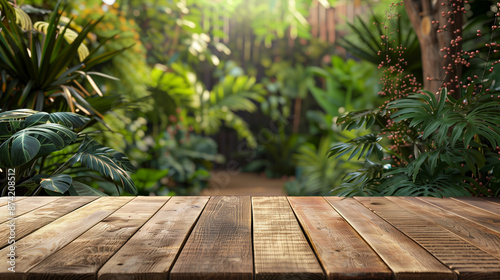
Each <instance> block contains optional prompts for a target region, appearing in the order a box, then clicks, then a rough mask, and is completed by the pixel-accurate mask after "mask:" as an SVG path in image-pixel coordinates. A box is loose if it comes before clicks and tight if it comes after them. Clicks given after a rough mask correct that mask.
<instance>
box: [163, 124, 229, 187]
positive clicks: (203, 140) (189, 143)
mask: <svg viewBox="0 0 500 280" xmlns="http://www.w3.org/2000/svg"><path fill="white" fill-rule="evenodd" d="M160 139H161V141H162V143H161V146H160V147H159V151H160V154H161V155H162V156H161V157H160V158H159V159H158V164H159V166H158V169H160V170H169V172H168V174H167V180H168V181H167V184H166V187H167V190H170V191H173V192H174V193H176V194H180V195H186V194H198V193H199V192H200V191H201V190H202V189H203V188H205V187H206V186H207V184H208V180H209V178H210V170H212V168H213V164H214V163H222V162H223V160H224V158H223V157H222V156H221V155H219V154H218V153H217V144H216V143H215V141H213V140H212V139H210V138H208V137H204V136H200V135H196V134H192V133H190V132H189V131H186V130H184V129H182V128H181V127H180V126H179V125H177V128H174V127H173V126H169V128H168V129H167V131H166V132H164V133H163V134H162V138H160Z"/></svg>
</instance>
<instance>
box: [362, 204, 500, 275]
mask: <svg viewBox="0 0 500 280" xmlns="http://www.w3.org/2000/svg"><path fill="white" fill-rule="evenodd" d="M356 199H357V200H358V201H360V202H361V203H363V205H365V206H366V207H368V208H370V209H371V210H372V211H374V212H375V213H377V215H379V216H380V217H382V218H383V219H384V220H386V221H387V222H389V223H390V224H391V225H393V226H394V227H396V228H397V229H398V230H400V231H401V232H403V233H404V234H405V235H406V236H408V237H410V238H411V239H413V240H414V241H415V242H417V243H418V244H419V245H420V246H422V247H424V248H425V249H426V250H427V251H429V252H430V253H431V254H432V255H434V256H435V257H436V258H438V259H439V260H440V261H441V262H442V263H444V264H445V265H447V266H448V267H449V268H451V269H452V270H454V271H455V273H456V274H457V275H458V278H459V279H500V260H499V259H497V258H495V257H493V256H492V255H490V254H488V253H486V252H484V251H482V250H480V249H479V248H477V247H475V246H473V245H472V244H470V243H468V242H466V241H465V240H463V239H461V238H460V237H459V236H457V235H455V234H453V233H451V232H450V231H448V230H446V229H444V228H442V227H440V226H438V225H436V224H434V223H430V222H429V221H428V220H425V219H423V218H421V217H419V216H418V215H416V213H414V212H411V211H409V210H407V209H405V208H403V207H401V206H399V205H398V204H396V203H394V202H392V201H390V200H388V199H387V198H383V197H357V198H356Z"/></svg>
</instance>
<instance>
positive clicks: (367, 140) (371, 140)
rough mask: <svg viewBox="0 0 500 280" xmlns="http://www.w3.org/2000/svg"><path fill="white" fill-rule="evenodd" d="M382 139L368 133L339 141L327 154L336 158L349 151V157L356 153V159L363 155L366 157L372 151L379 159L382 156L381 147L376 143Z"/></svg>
mask: <svg viewBox="0 0 500 280" xmlns="http://www.w3.org/2000/svg"><path fill="white" fill-rule="evenodd" d="M380 140H382V137H380V136H378V135H375V134H368V135H364V136H360V137H356V138H354V139H352V140H349V141H348V142H346V143H339V144H336V145H334V146H333V147H332V148H331V149H330V151H329V152H328V156H329V157H332V156H335V155H336V156H337V158H339V157H341V156H343V155H345V154H348V153H350V156H349V159H348V160H350V159H352V158H353V157H354V156H356V155H358V154H359V156H358V159H360V158H361V157H363V156H365V157H366V158H368V157H369V156H370V155H371V154H372V153H373V152H375V154H376V155H377V156H378V158H379V159H381V158H382V155H383V152H382V149H383V147H382V146H381V145H380V144H379V143H378V142H379V141H380Z"/></svg>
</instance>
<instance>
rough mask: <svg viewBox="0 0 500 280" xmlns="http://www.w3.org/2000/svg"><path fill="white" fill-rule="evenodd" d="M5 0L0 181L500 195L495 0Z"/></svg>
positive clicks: (64, 190) (68, 187)
mask: <svg viewBox="0 0 500 280" xmlns="http://www.w3.org/2000/svg"><path fill="white" fill-rule="evenodd" d="M1 2H2V7H1V11H2V24H1V26H0V28H1V30H2V39H1V40H0V56H1V59H2V60H1V64H0V71H1V83H2V92H1V95H0V100H1V105H0V109H1V111H0V132H1V137H0V143H1V144H0V156H1V157H0V167H1V168H2V171H0V172H1V176H0V178H1V179H0V180H1V181H0V183H1V184H2V186H3V192H4V193H3V194H5V190H6V188H7V186H8V181H11V180H8V178H7V177H8V176H7V169H8V168H15V170H16V173H15V177H16V178H15V182H16V186H17V187H18V189H19V192H22V194H26V195H31V194H51V195H60V194H66V195H67V194H70V195H96V194H97V195H104V194H108V195H118V194H122V195H123V194H125V195H130V194H134V195H136V194H139V195H172V194H176V195H196V194H199V193H200V192H201V191H202V190H203V189H205V188H207V186H208V184H209V181H210V180H211V181H210V182H211V184H212V187H213V186H214V185H216V186H217V187H219V188H224V185H225V184H228V183H229V180H231V179H230V178H231V176H233V175H234V174H237V173H240V172H254V173H259V174H263V175H265V176H266V177H268V178H284V180H283V188H284V190H285V191H286V193H287V194H288V195H328V194H330V195H427V196H467V195H477V196H498V195H499V194H500V183H499V181H498V175H499V174H500V173H499V172H500V170H499V168H500V165H499V162H500V159H499V153H500V152H499V150H500V149H499V147H498V146H499V145H500V127H499V124H500V110H499V109H500V107H499V97H498V89H499V87H498V85H497V84H495V82H494V81H495V80H498V65H497V60H498V57H499V55H498V52H497V51H498V49H497V48H498V46H497V44H496V42H497V39H498V34H497V33H498V31H496V29H497V27H498V24H497V19H498V18H499V15H498V3H497V1H478V0H476V1H472V0H471V1H461V0H460V1H459V0H449V1H410V0H409V1H405V3H404V4H406V7H405V5H403V4H402V3H397V4H395V5H394V4H391V1H385V0H384V1H375V0H373V1H361V0H358V1H343V0H314V1H312V0H295V1H292V0H274V1H261V0H251V1H240V0H232V1H231V0H220V1H204V0H198V1H189V0H184V1H181V0H171V1H153V0H141V1H136V0H123V1H112V0H107V1H100V0H90V1H79V0H73V1H67V3H61V4H59V3H58V4H56V3H53V2H50V3H48V2H47V1H5V0H2V1H1ZM425 3H427V6H426V4H425ZM440 4H443V5H442V6H443V7H445V8H439V7H440V6H441V5H440ZM431 6H432V7H431ZM412 9H414V11H413V13H412ZM440 9H441V10H440ZM417 10H420V12H419V11H417ZM54 11H60V12H59V13H55V12H54ZM415 11H416V12H415ZM429 11H432V12H433V14H432V16H427V14H425V13H424V12H429ZM416 15H417V16H416ZM495 31H496V32H495ZM434 33H435V34H438V37H437V39H436V40H438V39H439V40H438V41H439V42H438V43H436V46H437V54H436V46H434V45H432V44H430V43H429V44H424V45H423V46H424V47H421V43H422V40H423V38H426V36H427V37H429V34H434ZM439 33H441V34H444V35H447V36H448V37H446V36H444V35H443V36H441V37H439ZM443 37H444V39H443ZM443 42H444V43H443ZM439 44H441V45H439ZM431 47H433V48H431ZM433 51H434V53H433ZM421 54H423V55H421ZM432 55H436V56H435V57H433V56H432ZM441 60H442V63H441V64H439V63H437V64H438V65H437V68H438V70H437V72H429V71H428V69H431V68H432V67H430V66H429V64H432V63H433V62H436V61H441ZM443 66H444V67H445V69H442V68H443ZM434 68H436V66H435V67H434ZM426 71H427V72H426ZM428 78H430V79H428ZM421 89H426V90H430V91H429V92H419V90H421ZM70 112H72V113H70ZM216 170H217V172H215V171H216Z"/></svg>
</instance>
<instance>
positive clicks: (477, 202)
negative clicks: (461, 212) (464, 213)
mask: <svg viewBox="0 0 500 280" xmlns="http://www.w3.org/2000/svg"><path fill="white" fill-rule="evenodd" d="M452 199H454V200H458V201H461V202H463V203H467V204H469V205H472V206H475V207H478V208H481V209H483V210H486V211H490V212H491V213H494V214H498V213H500V204H498V203H495V202H493V201H491V200H487V199H484V198H478V197H453V198H452ZM499 201H500V200H499Z"/></svg>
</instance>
